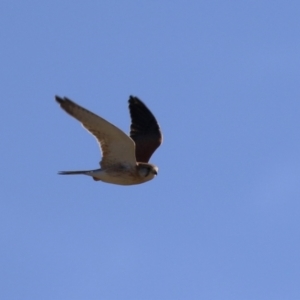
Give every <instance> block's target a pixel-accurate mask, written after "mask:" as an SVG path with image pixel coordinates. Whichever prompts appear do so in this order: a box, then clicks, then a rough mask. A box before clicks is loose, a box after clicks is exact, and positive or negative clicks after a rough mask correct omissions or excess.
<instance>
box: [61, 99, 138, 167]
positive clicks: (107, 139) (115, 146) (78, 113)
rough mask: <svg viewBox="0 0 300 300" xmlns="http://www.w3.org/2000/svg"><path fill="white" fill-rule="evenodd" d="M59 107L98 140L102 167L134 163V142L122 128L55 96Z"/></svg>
mask: <svg viewBox="0 0 300 300" xmlns="http://www.w3.org/2000/svg"><path fill="white" fill-rule="evenodd" d="M55 99H56V101H57V102H58V103H59V104H60V107H61V108H62V109H63V110H64V111H66V112H67V113H68V114H69V115H71V116H72V117H74V118H75V119H77V120H78V121H79V122H81V124H82V125H83V127H85V128H86V129H87V130H88V131H89V132H90V133H91V134H93V135H94V136H95V137H96V139H97V140H98V142H99V144H100V147H101V150H102V155H103V157H102V160H101V162H100V165H101V167H102V168H105V167H109V166H110V165H112V164H114V163H118V162H120V163H128V164H131V165H136V159H135V153H134V142H133V141H132V139H131V138H130V137H129V136H128V135H126V134H125V133H124V132H123V131H122V130H120V129H119V128H117V127H116V126H114V125H113V124H111V123H109V122H107V121H106V120H104V119H102V118H101V117H99V116H97V115H96V114H94V113H92V112H90V111H88V110H87V109H85V108H83V107H81V106H79V105H78V104H76V103H75V102H73V101H71V100H69V99H68V98H66V97H64V98H60V97H58V96H55Z"/></svg>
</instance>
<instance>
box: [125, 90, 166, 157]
mask: <svg viewBox="0 0 300 300" xmlns="http://www.w3.org/2000/svg"><path fill="white" fill-rule="evenodd" d="M128 102H129V111H130V117H131V126H130V137H131V138H132V139H133V140H134V142H135V156H136V160H137V161H138V162H148V161H149V159H150V157H151V156H152V154H153V153H154V151H155V150H156V149H157V148H158V147H159V146H160V144H161V143H162V139H163V137H162V133H161V130H160V127H159V125H158V123H157V120H156V119H155V117H154V115H153V114H152V113H151V111H150V110H149V109H148V108H147V106H146V105H145V104H144V103H143V102H142V101H141V100H140V99H139V98H137V97H133V96H130V98H129V101H128Z"/></svg>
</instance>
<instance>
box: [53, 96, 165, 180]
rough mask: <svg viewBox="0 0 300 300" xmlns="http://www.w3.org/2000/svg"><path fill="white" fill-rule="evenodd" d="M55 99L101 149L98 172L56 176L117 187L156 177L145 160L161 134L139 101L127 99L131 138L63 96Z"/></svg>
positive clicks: (153, 169)
mask: <svg viewBox="0 0 300 300" xmlns="http://www.w3.org/2000/svg"><path fill="white" fill-rule="evenodd" d="M55 99H56V101H57V102H58V103H59V104H60V107H61V108H62V109H63V110H64V111H65V112H67V113H68V114H69V115H71V116H72V117H74V118H75V119H77V120H78V121H79V122H81V124H82V126H83V127H85V128H86V129H87V130H88V131H89V132H90V133H91V134H92V135H94V136H95V138H96V139H97V141H98V143H99V146H100V149H101V150H102V160H101V161H100V167H101V168H100V169H96V170H89V171H62V172H59V174H61V175H75V174H84V175H88V176H91V177H93V179H94V180H96V181H98V180H100V181H103V182H107V183H113V184H119V185H133V184H140V183H144V182H146V181H149V180H151V179H153V178H154V177H155V175H157V172H158V167H157V166H155V165H152V164H150V163H148V161H149V159H150V157H151V156H152V154H153V153H154V151H155V150H156V149H157V148H158V147H159V146H160V144H161V143H162V133H161V130H160V127H159V125H158V123H157V121H156V119H155V117H154V116H153V114H152V113H151V111H150V110H149V109H148V108H147V107H146V105H145V104H144V103H143V102H142V101H141V100H140V99H138V98H137V97H133V96H130V98H129V101H128V102H129V111H130V117H131V126H130V136H128V135H127V134H125V133H124V132H123V131H122V130H120V129H119V128H117V127H116V126H114V125H113V124H111V123H109V122H108V121H106V120H104V119H103V118H101V117H99V116H97V115H96V114H94V113H92V112H90V111H88V110H87V109H85V108H83V107H81V106H79V105H78V104H76V103H75V102H73V101H71V100H70V99H68V98H66V97H64V98H60V97H58V96H55Z"/></svg>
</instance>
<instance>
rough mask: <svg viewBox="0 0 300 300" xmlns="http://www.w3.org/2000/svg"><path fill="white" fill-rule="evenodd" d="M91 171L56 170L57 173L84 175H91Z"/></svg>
mask: <svg viewBox="0 0 300 300" xmlns="http://www.w3.org/2000/svg"><path fill="white" fill-rule="evenodd" d="M91 172H92V171H60V172H58V174H59V175H78V174H84V175H91Z"/></svg>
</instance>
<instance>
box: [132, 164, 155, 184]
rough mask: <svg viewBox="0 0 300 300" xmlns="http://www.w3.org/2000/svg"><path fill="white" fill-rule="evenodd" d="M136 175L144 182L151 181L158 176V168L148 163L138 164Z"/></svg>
mask: <svg viewBox="0 0 300 300" xmlns="http://www.w3.org/2000/svg"><path fill="white" fill-rule="evenodd" d="M137 169H138V173H139V175H140V177H141V178H143V179H144V181H148V180H151V179H153V178H154V177H155V176H156V175H157V174H158V167H157V166H155V165H152V164H148V163H140V162H139V163H138V165H137Z"/></svg>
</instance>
